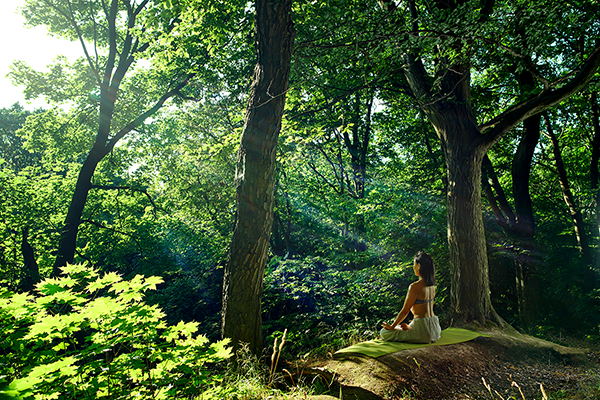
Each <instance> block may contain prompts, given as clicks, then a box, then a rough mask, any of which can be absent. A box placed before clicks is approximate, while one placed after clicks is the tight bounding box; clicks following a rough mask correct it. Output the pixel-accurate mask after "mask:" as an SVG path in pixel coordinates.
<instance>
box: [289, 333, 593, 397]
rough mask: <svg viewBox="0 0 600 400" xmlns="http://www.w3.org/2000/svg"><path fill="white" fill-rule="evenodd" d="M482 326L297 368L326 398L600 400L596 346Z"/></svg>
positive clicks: (300, 365) (304, 364)
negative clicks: (456, 337) (456, 338)
mask: <svg viewBox="0 0 600 400" xmlns="http://www.w3.org/2000/svg"><path fill="white" fill-rule="evenodd" d="M477 330H478V331H480V332H484V333H487V334H488V335H490V337H478V338H476V339H475V340H472V341H470V342H465V343H459V344H453V345H447V346H432V347H426V348H420V349H413V350H403V351H400V352H397V353H392V354H389V355H384V356H381V357H378V358H371V357H367V356H362V355H349V356H345V357H343V358H339V359H337V358H334V359H326V360H317V361H311V362H306V363H302V364H299V365H297V369H296V371H297V374H298V375H302V376H304V377H305V381H310V382H311V383H312V384H314V385H315V387H316V388H318V391H319V392H320V393H322V394H323V395H327V396H332V397H329V399H335V398H343V399H344V400H382V399H386V400H387V399H390V400H400V399H414V400H417V399H423V400H464V399H498V400H500V399H507V400H508V399H519V400H522V399H526V400H532V399H542V398H543V396H544V394H543V393H546V394H547V395H548V397H549V398H550V399H574V400H579V399H600V352H599V351H597V350H590V349H586V348H581V347H565V346H561V345H558V344H555V343H551V342H548V341H544V340H540V339H535V338H532V337H529V336H526V335H521V334H519V333H517V332H515V331H511V330H504V331H501V330H498V329H489V330H484V329H481V327H480V328H478V329H477ZM486 386H487V387H486ZM541 386H543V389H542V387H541ZM325 398H327V397H321V399H325Z"/></svg>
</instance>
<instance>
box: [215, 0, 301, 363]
mask: <svg viewBox="0 0 600 400" xmlns="http://www.w3.org/2000/svg"><path fill="white" fill-rule="evenodd" d="M291 3H292V2H291V0H282V1H276V0H256V3H255V7H256V20H255V43H256V49H257V53H258V60H257V63H256V66H255V69H254V77H253V82H252V87H251V89H250V96H249V100H248V107H247V110H246V118H245V123H244V128H243V131H242V137H241V143H240V149H239V152H238V158H237V166H236V205H237V210H236V223H235V228H234V231H233V237H232V240H231V247H230V250H229V256H228V259H227V264H226V267H225V275H224V282H223V312H222V317H223V318H222V336H223V337H224V338H230V339H231V340H232V343H233V345H234V348H237V347H239V345H240V343H241V342H245V343H248V344H249V347H250V350H251V351H252V352H253V353H254V354H257V355H258V354H260V353H261V351H262V348H263V339H262V317H261V296H262V289H263V278H264V272H265V266H266V261H267V251H268V245H269V236H270V233H271V224H272V221H273V195H274V193H273V191H274V185H275V155H276V149H277V140H278V137H279V131H280V129H281V119H282V116H283V110H284V106H285V95H286V91H287V88H288V78H289V73H290V61H291V51H292V45H293V40H294V28H293V23H292V19H291Z"/></svg>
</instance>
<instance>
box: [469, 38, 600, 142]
mask: <svg viewBox="0 0 600 400" xmlns="http://www.w3.org/2000/svg"><path fill="white" fill-rule="evenodd" d="M599 66H600V47H598V48H596V49H595V50H594V52H593V53H592V54H591V55H590V56H589V57H588V59H587V60H586V61H585V62H584V63H583V65H582V67H581V69H580V70H579V71H578V72H577V73H576V75H575V77H573V78H572V79H571V80H570V81H569V82H568V83H566V84H565V85H563V86H562V87H560V88H559V89H554V90H547V91H543V92H541V93H540V94H538V95H537V96H535V97H533V98H531V99H529V100H525V101H523V102H521V103H519V104H517V105H515V106H513V107H511V108H509V109H508V110H506V111H505V112H503V113H502V114H500V115H498V116H497V117H495V118H494V119H492V120H491V121H489V122H487V123H485V124H483V125H481V126H480V127H479V130H480V131H481V132H484V131H486V130H488V133H486V134H485V135H482V136H481V140H482V141H483V142H484V143H486V144H487V145H488V146H492V145H493V144H494V143H496V142H497V141H498V140H499V139H500V138H501V137H502V135H504V134H505V133H506V132H508V131H510V130H511V129H513V128H514V127H515V126H516V125H518V124H519V123H520V122H521V121H523V120H525V119H527V118H529V117H530V116H532V115H534V114H537V113H540V112H543V111H545V110H547V109H548V108H550V107H552V106H554V105H556V104H558V103H560V102H561V101H563V100H565V99H567V98H568V97H570V96H572V95H573V94H575V93H577V92H578V91H580V90H582V89H583V88H584V87H585V86H586V85H587V84H588V83H589V81H590V80H591V79H592V77H593V76H594V74H595V73H596V71H597V70H598V67H599ZM575 72H576V71H573V72H571V73H569V75H571V74H573V73H575ZM560 79H561V80H564V77H563V78H560ZM554 85H555V83H553V85H552V86H554Z"/></svg>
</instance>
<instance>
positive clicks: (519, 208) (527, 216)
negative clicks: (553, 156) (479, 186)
mask: <svg viewBox="0 0 600 400" xmlns="http://www.w3.org/2000/svg"><path fill="white" fill-rule="evenodd" d="M540 121H541V116H540V115H539V114H537V115H534V116H532V117H529V118H527V119H526V120H525V121H523V136H522V137H521V140H520V142H519V146H518V147H517V151H516V153H515V156H514V158H513V163H512V170H511V175H512V184H513V196H514V198H515V214H516V220H515V225H514V231H515V233H517V235H519V236H521V237H524V238H529V239H530V238H533V236H534V234H535V220H534V218H533V206H532V203H531V196H530V194H529V177H530V175H531V160H532V159H533V153H534V151H535V148H536V146H537V143H538V141H539V140H540Z"/></svg>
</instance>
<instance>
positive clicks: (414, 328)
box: [379, 316, 442, 343]
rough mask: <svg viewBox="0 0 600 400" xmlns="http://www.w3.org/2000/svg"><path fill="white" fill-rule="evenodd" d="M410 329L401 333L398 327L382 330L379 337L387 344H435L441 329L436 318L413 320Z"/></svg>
mask: <svg viewBox="0 0 600 400" xmlns="http://www.w3.org/2000/svg"><path fill="white" fill-rule="evenodd" d="M408 326H410V329H409V330H407V331H403V330H401V329H400V327H397V328H396V329H393V330H387V329H385V328H384V329H382V330H381V331H379V336H381V338H382V339H383V340H385V341H388V342H407V343H435V342H437V341H438V340H439V339H440V336H441V334H442V328H440V320H439V319H438V317H437V316H433V317H429V318H415V319H413V320H412V321H411V322H410V324H408Z"/></svg>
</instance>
